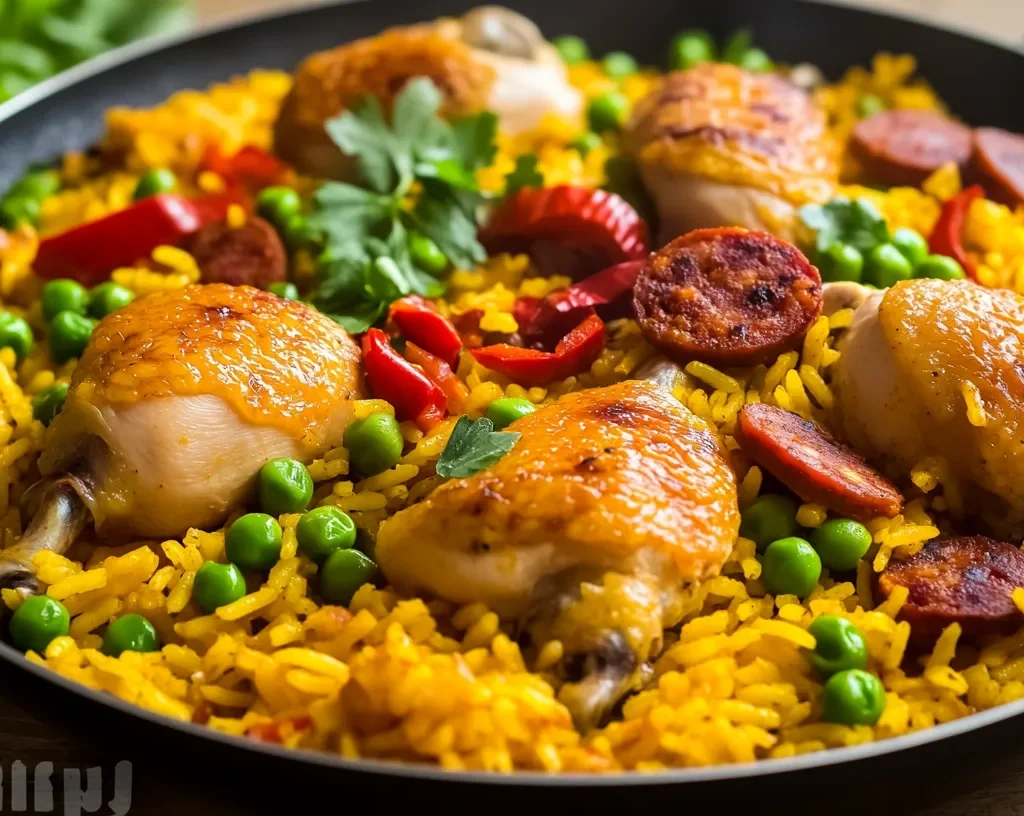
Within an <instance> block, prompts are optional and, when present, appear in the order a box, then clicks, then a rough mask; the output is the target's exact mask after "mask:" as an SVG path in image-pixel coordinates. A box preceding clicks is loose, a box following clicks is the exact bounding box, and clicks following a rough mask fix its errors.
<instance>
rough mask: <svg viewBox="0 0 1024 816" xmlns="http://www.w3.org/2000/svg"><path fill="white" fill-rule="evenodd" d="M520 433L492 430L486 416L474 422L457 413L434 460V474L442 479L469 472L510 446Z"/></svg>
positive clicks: (464, 475)
mask: <svg viewBox="0 0 1024 816" xmlns="http://www.w3.org/2000/svg"><path fill="white" fill-rule="evenodd" d="M520 436H521V434H518V433H514V432H512V431H495V430H494V423H493V422H491V420H489V419H487V418H486V417H481V418H480V419H478V420H476V421H475V422H474V421H472V420H470V418H469V417H466V416H462V417H459V421H458V422H456V423H455V428H454V429H453V430H452V435H451V436H450V437H449V438H448V444H447V445H445V447H444V451H442V453H441V457H440V458H439V459H438V460H437V466H436V470H437V475H438V476H440V477H441V478H443V479H452V478H455V479H463V478H465V477H467V476H472V475H473V474H474V473H478V472H480V471H481V470H483V469H484V468H488V467H490V466H491V465H493V464H494V463H495V462H497V461H498V460H499V459H501V457H502V456H504V455H505V454H506V453H508V452H509V451H510V450H512V446H513V445H515V444H516V442H518V441H519V437H520Z"/></svg>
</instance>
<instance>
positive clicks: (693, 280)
mask: <svg viewBox="0 0 1024 816" xmlns="http://www.w3.org/2000/svg"><path fill="white" fill-rule="evenodd" d="M821 304H822V291H821V276H820V275H819V274H818V270H817V269H815V268H814V267H813V266H812V265H811V263H810V261H808V260H807V258H805V257H804V255H803V254H802V253H801V252H800V250H798V249H797V248H796V247H795V246H793V245H792V244H788V243H786V242H785V241H783V240H780V239H779V238H776V237H775V236H774V235H770V234H768V233H767V232H750V231H747V230H745V229H741V228H739V227H721V228H717V229H702V230H696V231H694V232H691V233H688V234H686V235H683V236H682V237H680V238H676V239H675V240H674V241H672V242H671V243H670V244H668V245H667V246H666V247H665V248H664V249H662V250H660V251H658V252H656V253H654V254H653V255H651V257H650V258H649V259H648V260H647V262H646V263H645V264H644V267H643V269H642V270H641V271H640V275H639V277H638V278H637V281H636V285H635V286H634V288H633V309H634V311H635V313H636V318H637V321H638V322H639V324H640V327H641V329H643V333H644V336H645V337H646V338H647V340H648V341H649V342H650V343H651V344H652V345H655V346H657V347H658V348H660V349H661V350H662V351H664V352H665V353H666V354H667V355H668V356H669V357H672V358H673V359H675V360H677V361H683V362H685V361H689V360H701V361H703V362H708V363H715V364H722V365H755V364H757V363H762V362H766V361H767V360H770V359H771V358H772V357H774V356H776V355H778V354H779V353H781V352H783V351H788V350H789V349H791V348H794V347H795V346H797V345H798V344H799V343H800V341H801V340H803V337H804V335H805V334H807V330H808V329H809V328H810V327H811V324H812V323H814V321H815V320H816V319H817V318H818V316H819V315H820V314H821Z"/></svg>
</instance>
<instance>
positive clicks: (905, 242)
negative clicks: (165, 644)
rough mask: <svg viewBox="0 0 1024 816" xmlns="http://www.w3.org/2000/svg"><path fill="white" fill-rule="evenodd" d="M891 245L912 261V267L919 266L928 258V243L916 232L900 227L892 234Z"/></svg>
mask: <svg viewBox="0 0 1024 816" xmlns="http://www.w3.org/2000/svg"><path fill="white" fill-rule="evenodd" d="M891 243H892V245H893V246H894V247H896V249H898V250H899V251H900V252H902V253H903V257H904V258H906V259H907V260H908V261H910V265H911V266H917V265H918V264H919V263H921V261H923V260H924V259H925V258H927V257H928V242H927V241H926V240H925V239H924V237H923V236H922V235H921V233H919V232H916V231H915V230H912V229H909V228H907V227H900V228H899V229H898V230H896V232H894V233H893V234H892V240H891Z"/></svg>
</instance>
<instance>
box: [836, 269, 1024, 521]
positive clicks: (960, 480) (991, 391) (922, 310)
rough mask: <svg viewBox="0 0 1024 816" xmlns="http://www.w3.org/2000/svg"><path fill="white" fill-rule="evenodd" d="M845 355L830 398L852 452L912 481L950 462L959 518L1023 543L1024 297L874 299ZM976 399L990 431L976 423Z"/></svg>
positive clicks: (923, 292)
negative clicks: (929, 466)
mask: <svg viewBox="0 0 1024 816" xmlns="http://www.w3.org/2000/svg"><path fill="white" fill-rule="evenodd" d="M840 350H841V352H842V354H841V356H840V358H839V360H838V361H837V362H836V366H835V369H834V371H833V381H832V387H833V390H834V392H835V395H836V398H837V409H838V412H839V416H838V420H839V422H840V426H841V428H842V430H843V432H844V434H845V435H846V438H847V439H848V440H849V441H850V443H851V444H852V445H853V446H854V447H855V448H856V449H857V450H858V451H859V452H860V453H862V454H863V455H865V456H867V457H869V458H870V459H872V460H874V461H875V462H876V463H878V464H880V465H882V466H883V467H885V468H886V469H888V470H890V471H891V472H892V473H893V474H894V475H896V474H899V475H900V476H901V477H904V478H905V477H906V474H907V473H909V472H910V470H911V469H912V468H913V467H915V466H916V465H919V464H921V463H922V462H923V461H924V460H925V459H927V458H929V457H942V458H944V459H945V460H946V462H947V463H948V468H947V473H946V475H945V477H944V485H943V486H944V489H945V492H946V498H947V500H948V501H949V503H950V507H951V509H952V510H953V512H954V513H956V514H958V515H961V516H964V515H970V516H977V517H979V518H980V519H981V520H982V521H983V522H987V523H988V525H989V526H990V527H991V528H992V529H993V531H995V532H996V533H997V534H999V535H1014V534H1019V532H1020V531H1021V530H1022V529H1024V458H1022V457H1021V455H1020V451H1021V450H1022V447H1021V446H1022V445H1024V419H1022V415H1021V410H1020V406H1021V404H1022V403H1024V364H1022V362H1021V361H1022V360H1024V298H1022V297H1021V296H1020V295H1017V294H1015V293H1013V292H1010V291H1008V290H1003V289H986V288H984V287H981V286H977V285H976V284H974V283H971V282H969V281H951V282H948V281H938V280H915V281H908V282H904V283H899V284H897V285H896V286H894V287H893V288H892V289H889V290H887V291H883V292H872V293H870V294H869V295H868V296H867V298H866V299H865V300H864V301H863V302H862V303H861V304H860V306H859V307H858V308H857V311H856V312H855V313H854V322H853V325H852V326H851V328H850V329H849V331H848V332H847V333H846V335H845V336H844V338H843V339H842V341H841V343H840ZM975 394H976V396H977V399H978V400H979V401H980V404H981V405H982V407H983V409H984V414H985V420H984V424H983V425H978V424H975V423H972V421H971V419H970V418H969V415H968V405H969V399H971V400H973V396H972V395H975ZM975 419H976V421H977V418H975Z"/></svg>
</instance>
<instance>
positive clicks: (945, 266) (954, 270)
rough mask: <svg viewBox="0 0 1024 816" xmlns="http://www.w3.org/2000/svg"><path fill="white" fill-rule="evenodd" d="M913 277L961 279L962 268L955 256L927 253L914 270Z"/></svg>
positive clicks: (964, 275) (963, 276) (963, 274)
mask: <svg viewBox="0 0 1024 816" xmlns="http://www.w3.org/2000/svg"><path fill="white" fill-rule="evenodd" d="M914 277H915V278H936V279H938V280H946V281H950V280H963V279H964V278H965V277H966V274H965V273H964V268H963V267H962V266H961V265H960V262H959V261H957V260H956V258H950V257H949V256H948V255H929V256H928V257H927V258H925V259H924V260H923V261H921V263H919V264H918V265H917V268H916V269H915V270H914Z"/></svg>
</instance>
